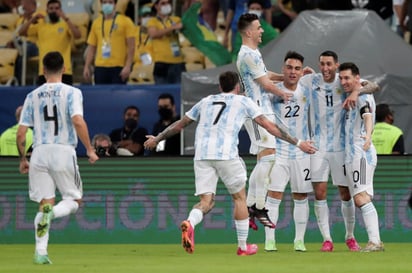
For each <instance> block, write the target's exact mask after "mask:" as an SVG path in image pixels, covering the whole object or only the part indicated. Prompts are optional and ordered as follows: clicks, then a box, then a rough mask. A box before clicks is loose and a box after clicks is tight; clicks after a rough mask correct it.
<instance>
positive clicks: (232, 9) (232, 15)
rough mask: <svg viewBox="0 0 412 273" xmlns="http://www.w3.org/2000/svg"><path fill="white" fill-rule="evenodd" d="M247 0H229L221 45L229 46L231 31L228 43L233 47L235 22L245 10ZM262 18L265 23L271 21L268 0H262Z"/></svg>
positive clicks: (235, 31)
mask: <svg viewBox="0 0 412 273" xmlns="http://www.w3.org/2000/svg"><path fill="white" fill-rule="evenodd" d="M247 3H248V0H230V1H229V8H228V12H227V16H226V24H225V35H224V39H223V45H224V46H225V47H226V48H229V32H231V40H230V41H231V42H230V45H231V46H232V47H233V45H234V44H235V39H236V33H237V22H238V21H239V17H240V16H241V15H242V14H244V13H246V12H247V6H248V5H247ZM262 6H263V18H264V19H265V20H266V22H267V23H269V24H271V23H272V11H271V6H272V5H271V3H270V0H263V2H262Z"/></svg>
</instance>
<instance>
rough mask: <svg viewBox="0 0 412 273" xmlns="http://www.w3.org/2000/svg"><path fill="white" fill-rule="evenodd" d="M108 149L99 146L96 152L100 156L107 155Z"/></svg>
mask: <svg viewBox="0 0 412 273" xmlns="http://www.w3.org/2000/svg"><path fill="white" fill-rule="evenodd" d="M106 149H107V148H105V147H102V146H97V147H96V154H97V155H98V156H99V157H104V156H107V153H106Z"/></svg>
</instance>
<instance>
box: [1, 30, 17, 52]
mask: <svg viewBox="0 0 412 273" xmlns="http://www.w3.org/2000/svg"><path fill="white" fill-rule="evenodd" d="M13 38H14V32H13V31H0V48H2V47H6V45H7V43H8V42H10V41H13Z"/></svg>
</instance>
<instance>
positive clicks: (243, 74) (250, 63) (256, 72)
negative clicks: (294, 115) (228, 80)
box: [236, 45, 273, 115]
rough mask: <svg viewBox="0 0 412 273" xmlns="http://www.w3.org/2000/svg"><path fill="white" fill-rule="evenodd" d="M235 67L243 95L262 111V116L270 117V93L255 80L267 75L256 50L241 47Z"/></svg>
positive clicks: (271, 112)
mask: <svg viewBox="0 0 412 273" xmlns="http://www.w3.org/2000/svg"><path fill="white" fill-rule="evenodd" d="M236 66H237V69H238V71H239V75H240V78H241V81H242V87H243V91H244V92H245V95H246V96H247V97H249V98H251V99H252V100H253V101H254V102H255V103H256V104H257V105H259V106H260V107H261V109H262V112H263V114H265V115H272V114H273V108H272V105H271V102H270V98H269V96H270V93H269V92H267V91H265V90H264V89H263V88H262V87H261V86H260V85H259V84H258V83H257V82H256V81H255V79H257V78H260V77H262V76H264V75H266V73H267V69H266V66H265V64H264V63H263V59H262V55H261V54H260V52H259V50H258V49H255V50H253V49H251V48H249V47H247V46H245V45H242V46H241V48H240V51H239V54H238V58H237V61H236Z"/></svg>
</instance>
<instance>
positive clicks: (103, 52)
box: [83, 0, 136, 84]
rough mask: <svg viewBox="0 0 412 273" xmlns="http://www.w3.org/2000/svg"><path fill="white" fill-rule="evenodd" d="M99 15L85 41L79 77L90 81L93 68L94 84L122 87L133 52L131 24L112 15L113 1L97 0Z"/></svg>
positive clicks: (127, 19)
mask: <svg viewBox="0 0 412 273" xmlns="http://www.w3.org/2000/svg"><path fill="white" fill-rule="evenodd" d="M100 3H101V8H102V15H101V16H99V17H97V18H96V19H95V20H94V21H93V23H92V27H91V29H90V32H89V36H88V38H87V44H88V46H87V52H86V61H85V64H84V68H83V77H84V78H85V80H86V81H91V78H92V70H91V68H92V65H94V83H95V84H125V83H126V82H127V79H128V78H129V75H130V72H131V69H132V64H133V57H134V52H135V36H136V34H135V30H136V28H135V25H134V24H133V22H132V20H131V19H130V18H129V17H127V16H125V15H122V14H119V13H117V12H116V9H115V5H116V3H117V0H100Z"/></svg>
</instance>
